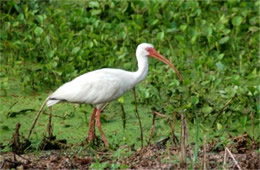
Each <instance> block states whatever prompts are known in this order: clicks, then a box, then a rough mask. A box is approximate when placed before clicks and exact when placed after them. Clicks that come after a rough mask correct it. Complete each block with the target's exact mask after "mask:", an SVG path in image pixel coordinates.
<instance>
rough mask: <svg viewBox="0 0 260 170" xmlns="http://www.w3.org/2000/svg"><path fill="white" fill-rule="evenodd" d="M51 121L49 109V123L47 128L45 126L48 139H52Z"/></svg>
mask: <svg viewBox="0 0 260 170" xmlns="http://www.w3.org/2000/svg"><path fill="white" fill-rule="evenodd" d="M51 119H52V109H51V107H50V114H49V123H48V126H47V132H48V135H49V139H52V136H53V134H52V132H53V130H52V125H51Z"/></svg>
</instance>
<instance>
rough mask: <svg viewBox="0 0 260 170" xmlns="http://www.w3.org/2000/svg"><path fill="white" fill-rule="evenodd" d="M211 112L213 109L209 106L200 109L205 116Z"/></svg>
mask: <svg viewBox="0 0 260 170" xmlns="http://www.w3.org/2000/svg"><path fill="white" fill-rule="evenodd" d="M212 110H213V108H212V107H210V106H209V105H205V106H204V107H203V108H202V112H203V113H205V114H209V113H211V112H212Z"/></svg>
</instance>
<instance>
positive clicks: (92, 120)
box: [88, 108, 97, 142]
mask: <svg viewBox="0 0 260 170" xmlns="http://www.w3.org/2000/svg"><path fill="white" fill-rule="evenodd" d="M96 112H97V109H96V108H94V110H93V113H92V115H91V118H90V121H89V131H88V141H89V142H93V140H94V138H95V117H96Z"/></svg>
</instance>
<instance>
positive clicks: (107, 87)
mask: <svg viewBox="0 0 260 170" xmlns="http://www.w3.org/2000/svg"><path fill="white" fill-rule="evenodd" d="M136 73H137V72H129V71H124V70H121V69H109V68H105V69H100V70H95V71H91V72H88V73H85V74H83V75H81V76H79V77H77V78H75V79H74V80H72V81H70V82H67V83H65V84H64V85H62V86H61V87H59V88H58V89H57V90H56V91H55V92H54V93H53V94H52V95H51V96H50V97H49V100H48V102H47V106H48V107H50V106H52V105H54V104H56V103H58V102H60V101H67V102H72V103H88V104H92V105H96V107H97V108H99V109H100V108H102V107H103V105H104V104H106V103H107V102H110V101H112V100H115V99H117V98H118V97H120V96H121V95H122V94H124V93H125V92H126V91H128V90H130V89H132V88H133V87H134V86H135V85H136V82H137V81H139V80H138V79H137V78H138V77H137V76H136V75H137V74H136Z"/></svg>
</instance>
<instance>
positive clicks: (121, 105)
mask: <svg viewBox="0 0 260 170" xmlns="http://www.w3.org/2000/svg"><path fill="white" fill-rule="evenodd" d="M120 107H121V110H122V116H121V117H122V121H123V128H124V129H125V124H126V118H125V109H124V106H123V104H122V103H120Z"/></svg>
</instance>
